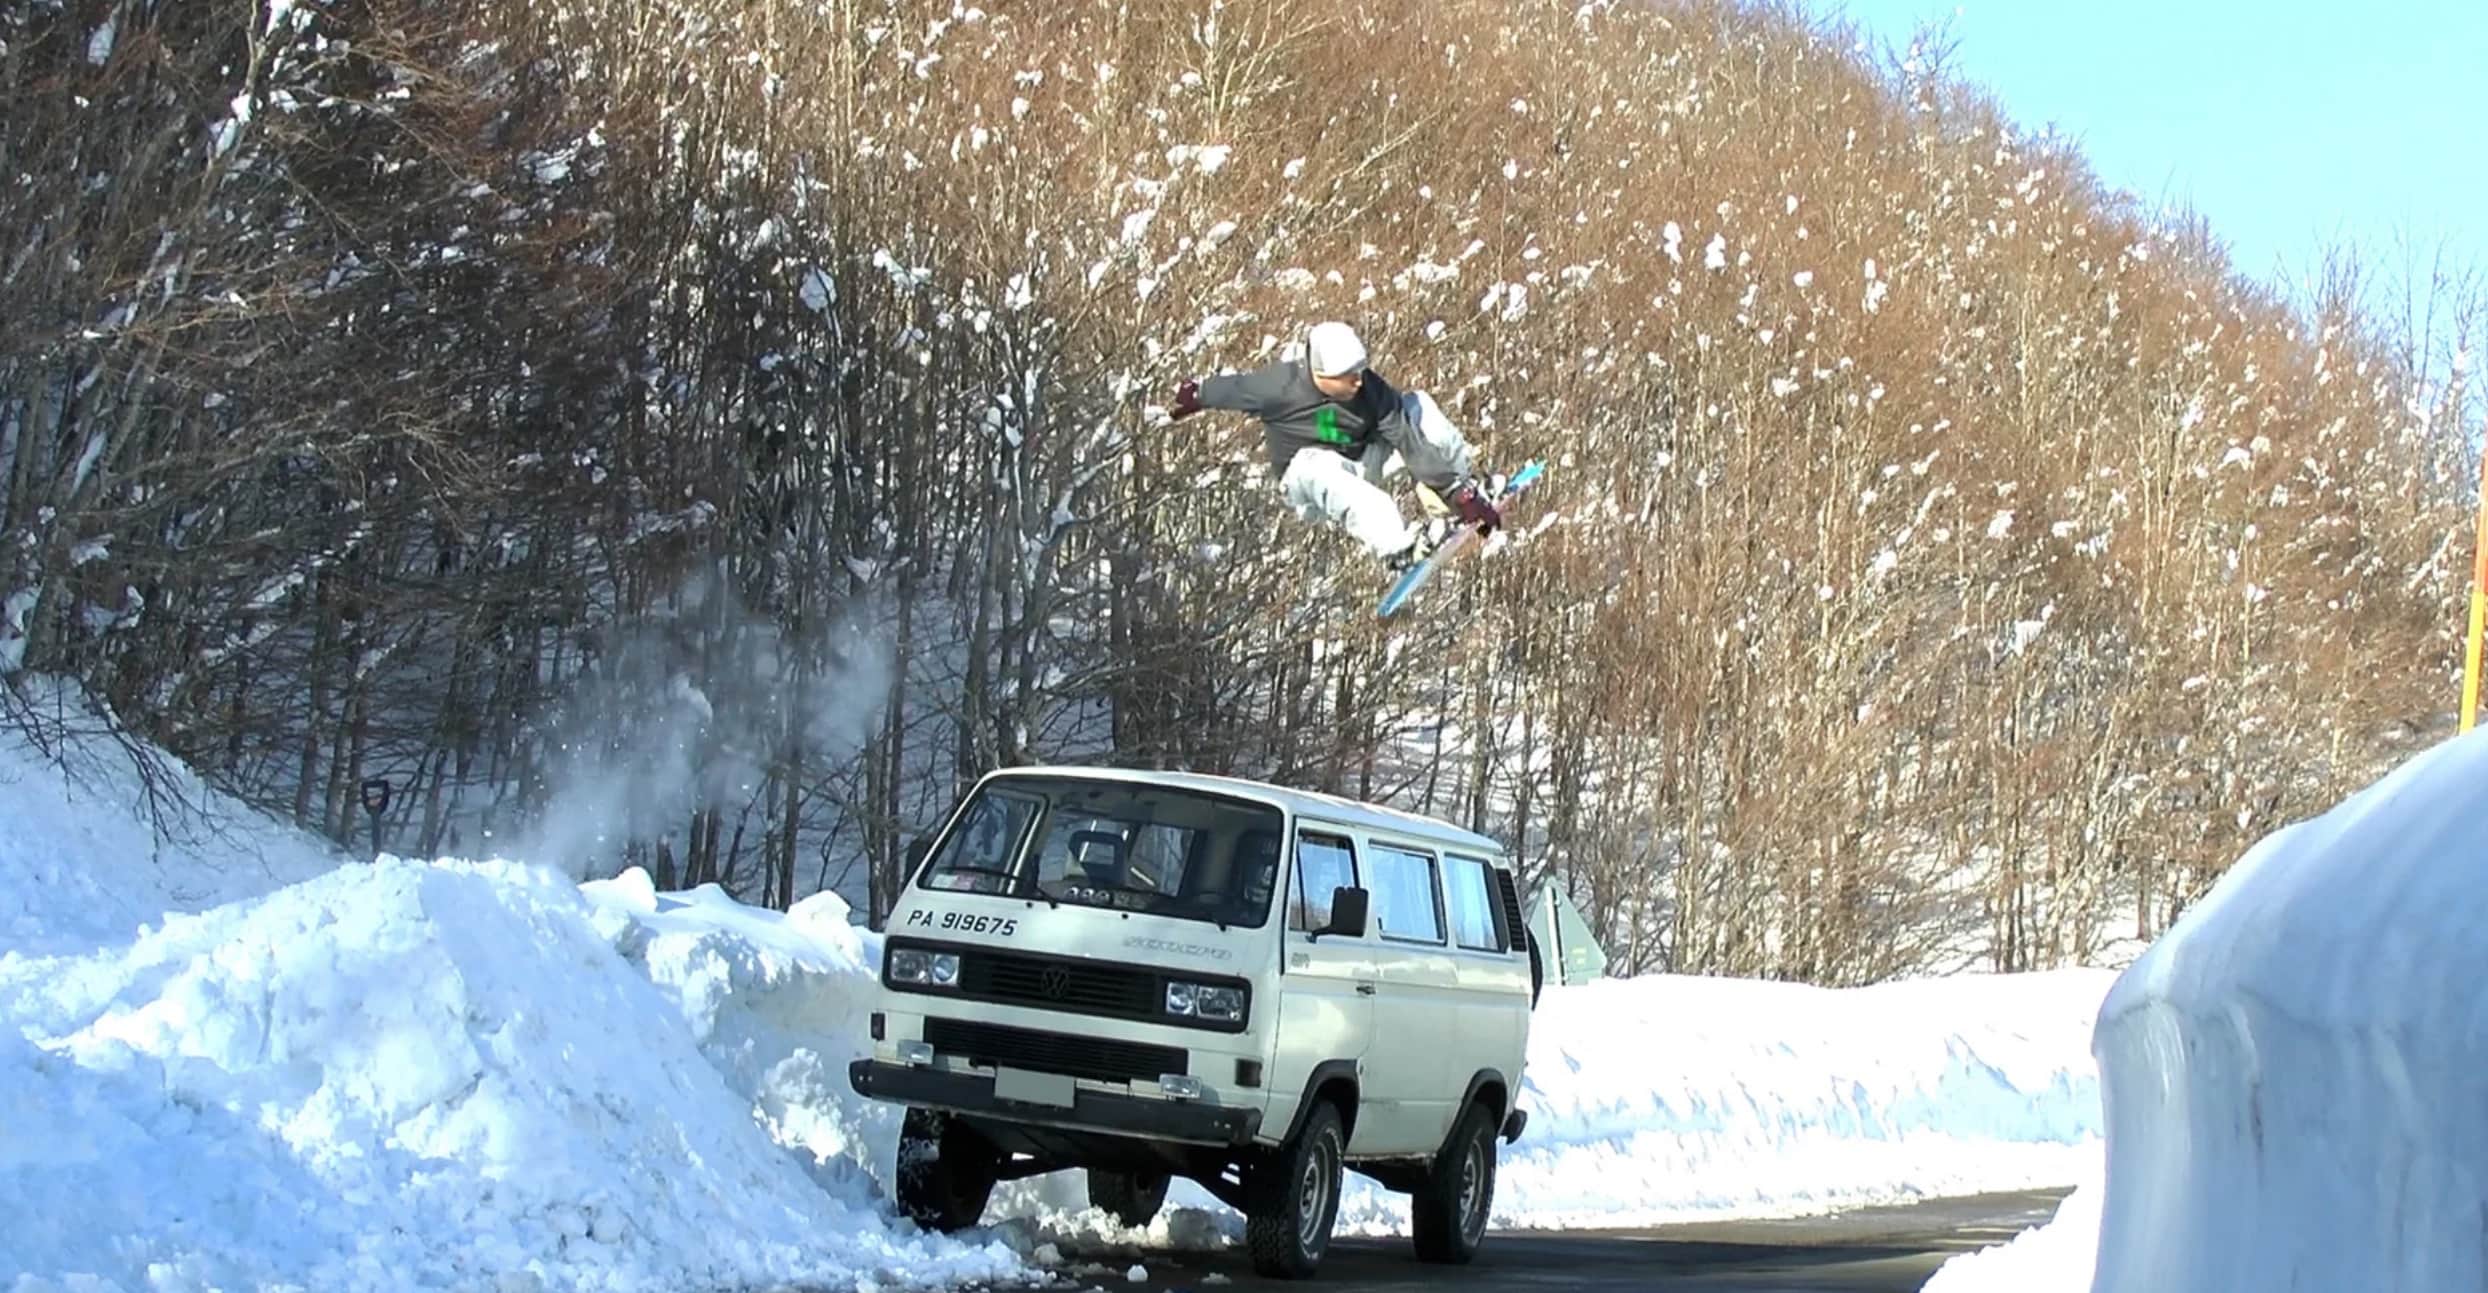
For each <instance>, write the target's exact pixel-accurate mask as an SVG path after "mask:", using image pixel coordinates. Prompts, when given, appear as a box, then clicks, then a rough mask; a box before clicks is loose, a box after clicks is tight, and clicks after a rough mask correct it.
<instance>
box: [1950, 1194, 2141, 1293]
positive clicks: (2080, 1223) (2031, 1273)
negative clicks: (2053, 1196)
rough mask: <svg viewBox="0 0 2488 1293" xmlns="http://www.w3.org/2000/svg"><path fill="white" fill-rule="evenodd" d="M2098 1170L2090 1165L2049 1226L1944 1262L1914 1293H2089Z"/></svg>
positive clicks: (2096, 1237) (2096, 1241)
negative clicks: (1916, 1292)
mask: <svg viewBox="0 0 2488 1293" xmlns="http://www.w3.org/2000/svg"><path fill="white" fill-rule="evenodd" d="M2100 1171H2101V1164H2100V1163H2096V1162H2094V1163H2093V1164H2091V1165H2090V1167H2089V1168H2088V1170H2087V1171H2086V1172H2085V1173H2084V1175H2083V1178H2082V1180H2081V1183H2080V1184H2078V1185H2076V1186H2075V1187H2074V1189H2073V1193H2071V1194H2068V1195H2066V1196H2065V1200H2064V1202H2063V1203H2060V1204H2058V1205H2057V1208H2056V1215H2055V1216H2054V1217H2052V1218H2050V1219H2049V1220H2048V1222H2047V1224H2045V1225H2042V1226H2036V1227H2033V1228H2031V1229H2029V1230H2025V1231H2023V1232H2022V1233H2020V1234H2018V1235H2015V1236H2013V1237H2012V1238H2011V1239H2009V1240H2007V1241H2005V1242H2004V1243H2001V1244H1995V1245H1992V1246H1990V1247H1986V1248H1980V1249H1975V1250H1973V1251H1970V1252H1966V1253H1962V1254H1961V1255H1959V1256H1957V1257H1953V1258H1950V1259H1948V1260H1946V1261H1945V1262H1944V1264H1943V1265H1941V1266H1939V1267H1937V1268H1935V1274H1934V1275H1932V1276H1930V1277H1928V1279H1927V1282H1926V1283H1925V1284H1923V1285H1921V1286H1919V1291H1918V1293H2089V1289H2090V1287H2091V1275H2092V1270H2093V1259H2094V1258H2095V1257H2096V1255H2097V1250H2098V1247H2099V1196H2100Z"/></svg>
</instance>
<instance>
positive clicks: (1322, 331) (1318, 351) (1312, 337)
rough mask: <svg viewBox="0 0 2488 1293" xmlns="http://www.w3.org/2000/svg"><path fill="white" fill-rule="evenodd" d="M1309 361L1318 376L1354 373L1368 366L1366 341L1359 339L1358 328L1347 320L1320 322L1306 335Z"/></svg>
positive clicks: (1306, 357)
mask: <svg viewBox="0 0 2488 1293" xmlns="http://www.w3.org/2000/svg"><path fill="white" fill-rule="evenodd" d="M1305 361H1306V362H1307V363H1309V364H1311V365H1312V368H1313V375H1314V376H1316V377H1337V376H1340V375H1342V374H1346V373H1353V372H1356V371H1358V370H1359V369H1362V368H1363V367H1364V366H1365V343H1364V342H1362V341H1359V340H1357V337H1356V329H1354V328H1351V327H1349V326H1348V325H1346V324H1344V323H1340V322H1338V321H1336V320H1332V321H1330V322H1326V323H1317V324H1314V325H1313V331H1312V332H1310V333H1308V334H1306V336H1305Z"/></svg>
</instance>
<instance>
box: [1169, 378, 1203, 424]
mask: <svg viewBox="0 0 2488 1293" xmlns="http://www.w3.org/2000/svg"><path fill="white" fill-rule="evenodd" d="M1200 411H1201V383H1200V381H1199V380H1198V379H1196V378H1191V377H1187V378H1185V379H1183V382H1182V384H1180V385H1178V386H1177V387H1176V388H1175V398H1174V400H1173V401H1172V402H1171V403H1169V404H1168V405H1167V411H1166V416H1167V417H1168V418H1169V419H1170V420H1177V421H1180V420H1181V419H1184V418H1188V417H1191V416H1192V415H1193V414H1195V413H1198V412H1200Z"/></svg>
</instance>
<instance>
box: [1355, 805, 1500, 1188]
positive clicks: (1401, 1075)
mask: <svg viewBox="0 0 2488 1293" xmlns="http://www.w3.org/2000/svg"><path fill="white" fill-rule="evenodd" d="M1365 869H1366V874H1367V875H1368V876H1369V877H1370V878H1371V883H1370V885H1369V887H1370V888H1371V889H1372V890H1373V894H1374V897H1373V910H1374V937H1375V940H1376V945H1375V949H1374V956H1375V960H1376V961H1377V962H1378V964H1379V968H1380V970H1381V978H1382V993H1381V997H1380V1004H1379V1007H1378V1008H1377V1009H1376V1010H1375V1012H1374V1052H1373V1053H1374V1060H1373V1063H1372V1065H1371V1066H1370V1067H1371V1068H1372V1069H1373V1070H1374V1081H1373V1086H1374V1089H1375V1090H1374V1099H1373V1100H1372V1101H1371V1102H1370V1103H1369V1106H1368V1108H1369V1116H1371V1117H1372V1118H1373V1119H1374V1120H1375V1123H1376V1127H1375V1133H1374V1140H1375V1148H1376V1150H1377V1151H1378V1152H1381V1153H1387V1154H1430V1153H1433V1152H1434V1151H1435V1150H1436V1149H1439V1148H1441V1146H1442V1143H1443V1139H1444V1137H1446V1136H1447V1135H1449V1134H1450V1132H1451V1118H1452V1113H1453V1109H1452V1106H1453V1105H1454V1104H1456V1103H1457V1102H1458V1101H1459V1099H1460V1096H1461V1095H1462V1094H1463V1093H1464V1092H1466V1091H1467V1090H1468V1085H1469V1077H1470V1075H1472V1074H1474V1073H1475V1072H1476V1071H1477V1068H1476V1066H1475V1065H1474V1064H1471V1063H1470V1062H1469V1059H1470V1057H1471V1056H1473V1055H1474V1054H1475V1053H1476V1047H1475V1046H1474V1045H1473V1044H1472V1042H1471V1039H1470V1038H1468V1037H1467V1036H1466V1035H1465V1030H1466V1025H1467V1023H1468V1022H1469V1021H1467V1020H1464V1019H1463V1018H1462V1017H1461V1010H1460V1003H1461V999H1462V996H1463V993H1462V991H1461V987H1460V970H1459V967H1458V965H1457V963H1456V962H1455V961H1454V960H1453V958H1452V955H1451V950H1450V947H1449V945H1448V942H1447V938H1446V931H1445V921H1444V918H1443V897H1442V885H1441V880H1440V878H1439V876H1438V871H1439V869H1440V868H1439V866H1438V864H1437V862H1436V859H1435V856H1434V854H1432V853H1430V852H1427V851H1425V850H1422V849H1418V848H1413V847H1408V846H1403V845H1396V844H1384V843H1382V842H1380V841H1368V847H1367V849H1366V852H1365Z"/></svg>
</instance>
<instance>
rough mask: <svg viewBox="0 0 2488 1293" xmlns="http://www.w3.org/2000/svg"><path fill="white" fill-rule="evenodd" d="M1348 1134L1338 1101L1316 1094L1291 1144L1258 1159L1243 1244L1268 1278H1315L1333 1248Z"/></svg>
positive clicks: (1257, 1269) (1249, 1190)
mask: <svg viewBox="0 0 2488 1293" xmlns="http://www.w3.org/2000/svg"><path fill="white" fill-rule="evenodd" d="M1347 1147H1348V1138H1347V1131H1346V1126H1345V1124H1344V1123H1343V1122H1342V1121H1341V1119H1340V1117H1339V1106H1338V1105H1335V1104H1332V1103H1331V1102H1330V1101H1328V1100H1323V1099H1318V1098H1317V1099H1316V1100H1315V1102H1314V1105H1313V1109H1312V1112H1310V1113H1308V1114H1307V1115H1305V1121H1304V1127H1303V1129H1302V1130H1300V1131H1299V1132H1297V1134H1296V1138H1295V1139H1294V1140H1292V1141H1289V1142H1288V1143H1287V1145H1286V1146H1285V1147H1283V1148H1281V1149H1279V1150H1277V1151H1275V1152H1273V1153H1271V1154H1270V1155H1269V1156H1268V1157H1266V1158H1264V1159H1262V1160H1261V1161H1260V1162H1258V1163H1256V1164H1254V1168H1253V1173H1252V1176H1251V1179H1250V1181H1249V1182H1248V1184H1247V1185H1246V1187H1245V1188H1246V1190H1247V1196H1246V1203H1247V1204H1248V1205H1249V1206H1248V1207H1246V1208H1245V1210H1244V1243H1245V1246H1246V1247H1247V1248H1249V1249H1251V1250H1252V1254H1253V1271H1254V1273H1256V1274H1258V1275H1261V1276H1262V1277H1264V1278H1266V1279H1281V1280H1301V1279H1311V1278H1312V1277H1313V1273H1314V1271H1316V1270H1318V1269H1319V1268H1320V1267H1321V1264H1322V1256H1323V1254H1325V1253H1327V1252H1329V1251H1330V1231H1331V1226H1332V1225H1333V1223H1335V1222H1337V1221H1338V1219H1339V1183H1340V1180H1341V1178H1342V1176H1343V1174H1344V1173H1343V1170H1342V1164H1343V1163H1344V1161H1345V1158H1346V1156H1347Z"/></svg>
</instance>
